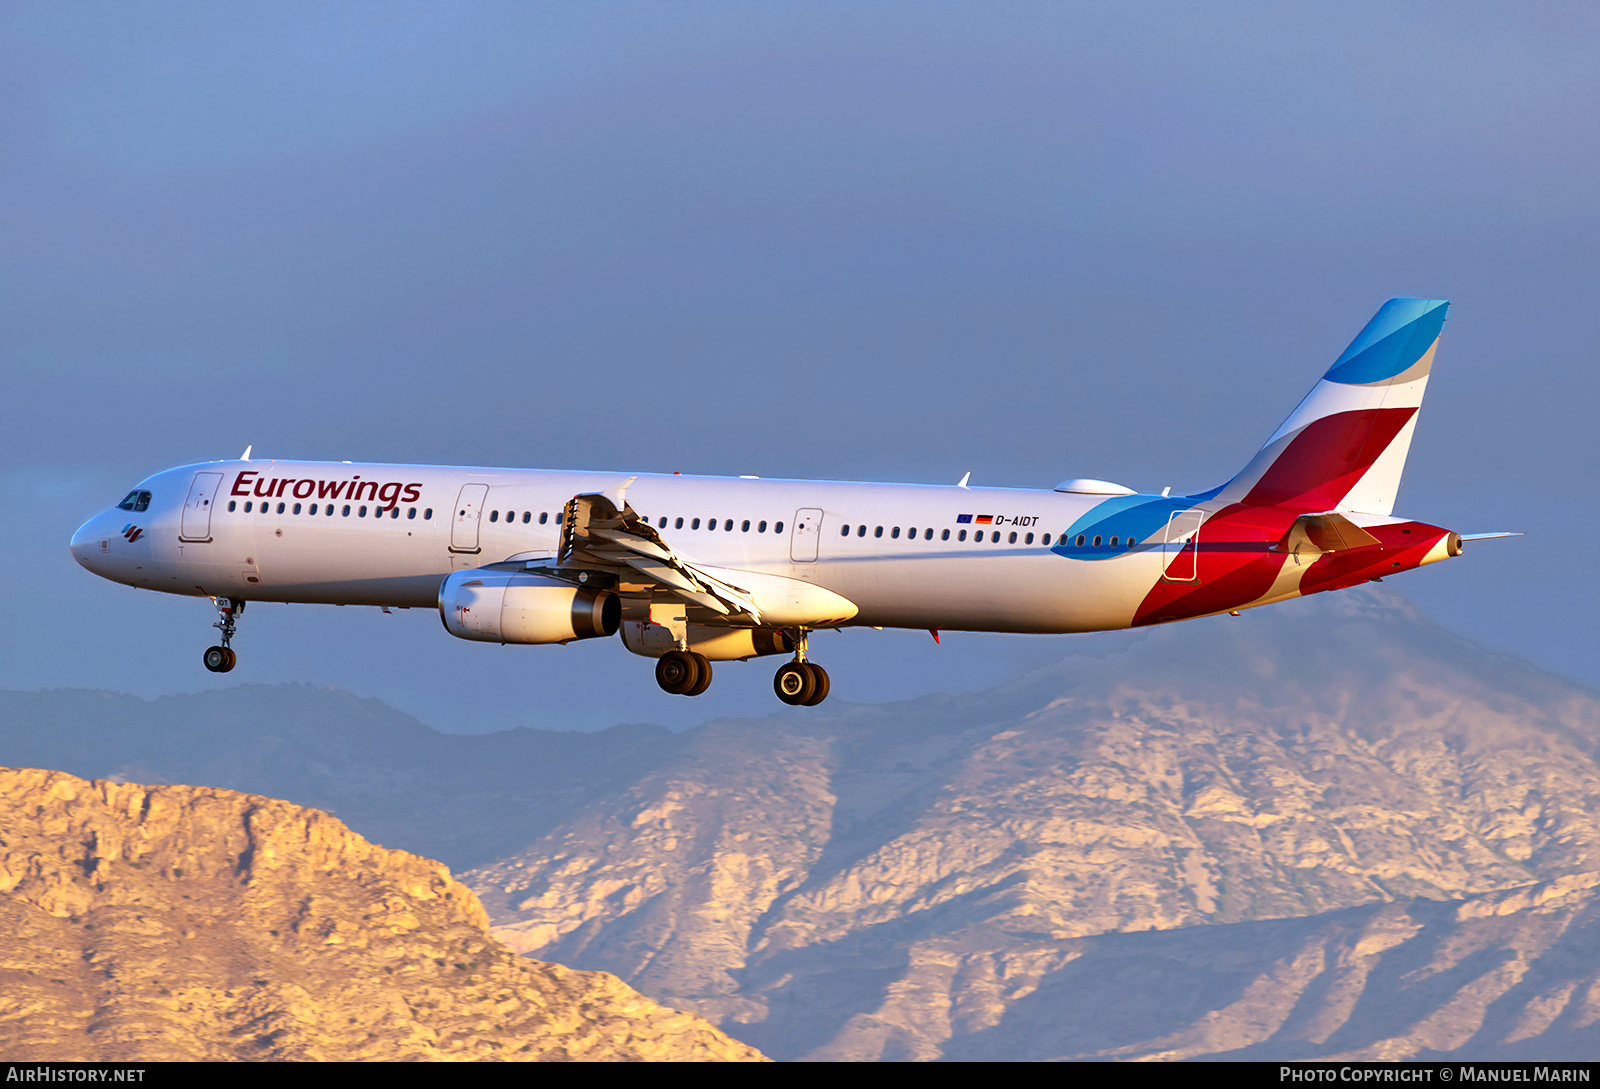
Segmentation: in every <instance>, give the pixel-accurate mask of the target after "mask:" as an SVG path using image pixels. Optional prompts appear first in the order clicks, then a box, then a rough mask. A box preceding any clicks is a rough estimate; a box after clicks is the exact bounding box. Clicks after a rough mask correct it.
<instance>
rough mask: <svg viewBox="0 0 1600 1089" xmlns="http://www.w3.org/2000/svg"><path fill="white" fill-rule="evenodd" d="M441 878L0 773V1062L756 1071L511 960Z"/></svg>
mask: <svg viewBox="0 0 1600 1089" xmlns="http://www.w3.org/2000/svg"><path fill="white" fill-rule="evenodd" d="M487 923H488V920H487V918H486V916H485V914H484V911H483V908H482V906H481V905H480V904H479V903H478V900H477V898H476V897H475V896H474V895H473V894H472V893H471V892H470V891H469V890H468V889H466V888H465V887H464V886H462V885H461V884H460V883H458V882H456V881H454V880H452V879H451V877H450V874H449V871H448V870H446V869H445V867H443V866H442V865H440V864H439V863H437V862H432V861H430V860H428V859H425V858H419V857H417V856H415V855H411V854H407V853H405V852H402V851H396V850H388V849H385V848H382V847H377V846H374V845H373V844H370V843H368V842H367V841H366V840H364V839H362V838H361V837H359V836H357V835H355V834H353V833H352V832H350V831H349V830H348V829H347V828H345V827H344V825H342V824H340V823H339V822H338V821H336V820H334V819H333V818H331V817H329V816H327V815H326V814H324V813H319V812H316V811H313V810H307V809H302V808H300V807H298V806H295V805H291V804H289V803H287V802H281V801H276V800H273V799H269V798H262V797H255V796H251V795H245V794H237V793H233V792H231V791H224V790H215V789H210V788H204V787H183V786H162V787H144V786H136V785H133V784H119V783H112V782H105V781H101V782H87V781H85V780H82V779H78V778H75V777H73V776H70V775H65V774H62V773H60V772H50V771H37V770H15V769H0V1054H3V1055H4V1056H5V1057H6V1058H7V1059H10V1060H13V1061H41V1060H115V1061H160V1060H175V1059H180V1060H181V1059H210V1060H215V1059H336V1060H349V1059H444V1058H451V1059H543V1060H549V1059H755V1058H759V1057H760V1056H759V1055H758V1054H757V1053H756V1052H754V1051H753V1050H752V1049H750V1048H748V1047H745V1046H744V1045H742V1044H739V1043H737V1042H735V1041H733V1040H730V1039H729V1038H728V1037H726V1036H724V1035H723V1034H722V1033H720V1032H718V1031H717V1030H716V1029H714V1028H712V1027H711V1026H710V1025H709V1024H707V1023H706V1022H705V1021H703V1020H702V1019H701V1018H699V1017H696V1016H694V1015H692V1014H685V1013H679V1012H677V1011H674V1010H669V1009H665V1008H663V1007H661V1006H659V1005H657V1004H656V1003H654V1002H652V1001H650V1000H649V999H646V998H644V997H643V996H641V995H639V994H638V993H637V992H635V991H633V990H632V989H631V988H629V987H627V986H626V985H624V984H623V983H621V982H620V981H619V980H617V979H616V978H615V977H612V976H608V975H605V974H601V973H594V972H578V971H573V970H571V969H567V968H563V967H561V966H560V965H556V964H543V963H539V962H536V961H532V960H528V959H526V958H523V957H518V956H516V955H515V954H513V953H511V952H510V951H509V950H507V949H506V948H505V947H503V946H502V945H500V944H499V943H498V942H496V941H494V940H493V939H492V938H490V936H489V934H488V932H487Z"/></svg>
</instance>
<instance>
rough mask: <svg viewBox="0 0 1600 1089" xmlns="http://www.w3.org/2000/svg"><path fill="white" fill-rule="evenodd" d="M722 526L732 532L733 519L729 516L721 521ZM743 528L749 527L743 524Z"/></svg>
mask: <svg viewBox="0 0 1600 1089" xmlns="http://www.w3.org/2000/svg"><path fill="white" fill-rule="evenodd" d="M722 528H723V529H725V530H727V531H728V532H729V533H732V532H733V519H732V518H729V519H728V520H727V521H726V522H724V523H722ZM745 528H746V529H749V528H750V527H749V526H745Z"/></svg>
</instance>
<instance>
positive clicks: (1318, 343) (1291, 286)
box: [0, 3, 1600, 730]
mask: <svg viewBox="0 0 1600 1089" xmlns="http://www.w3.org/2000/svg"><path fill="white" fill-rule="evenodd" d="M1597 21H1600V19H1597V16H1596V14H1595V12H1594V9H1593V8H1592V7H1587V6H1583V5H1566V4H1524V5H1491V4H1450V5H1442V4H1441V5H1422V4H1417V5H1377V4H1371V5H1362V4H1342V5H1329V6H1324V7H1316V8H1313V7H1311V6H1309V5H1305V6H1301V5H1292V6H1285V5H1270V4H1259V5H1225V4H1224V5H1203V6H1202V5H1178V4H1174V5H1159V4H1157V5H1145V6H1141V7H1139V8H1138V9H1136V10H1131V9H1130V7H1129V6H1127V5H1116V4H1103V5H1096V4H1086V5H1065V4H1047V5H1027V4H1015V5H1003V6H997V5H929V4H917V5H897V4H879V5H872V6H870V7H863V6H858V5H817V4H807V5H794V6H783V5H775V4H774V5H762V6H751V5H711V4H683V5H627V4H613V5H594V4H585V5H577V4H573V5H537V6H536V5H515V4H462V3H457V4H381V5H379V4H343V5H304V6H295V5H271V6H268V7H264V8H254V7H248V6H244V5H200V4H195V5H180V4H149V5H141V6H131V5H117V4H79V5H53V6H36V7H26V6H19V5H13V6H11V7H9V8H7V9H5V10H4V11H0V207H3V208H4V209H5V211H4V213H3V214H0V374H3V376H4V379H5V383H6V390H7V396H6V397H5V398H4V399H3V400H0V500H3V501H4V503H5V508H6V509H7V510H9V511H11V512H13V514H14V515H15V516H18V517H14V518H13V520H12V522H11V523H10V524H11V526H12V532H11V533H10V534H7V535H6V537H5V539H4V540H3V541H0V558H3V560H4V564H3V565H0V579H3V580H4V586H3V592H4V595H5V600H6V601H7V612H8V619H9V621H10V622H9V623H8V624H6V625H5V630H4V631H3V633H0V685H4V686H6V687H12V688H38V687H63V686H71V687H94V688H102V687H103V688H112V689H118V690H123V691H133V692H137V693H140V694H144V695H156V694H159V693H165V692H177V691H194V690H198V689H201V688H204V687H209V686H214V685H217V684H220V683H227V684H235V683H241V682H265V683H284V682H291V683H307V684H316V685H335V686H339V687H344V688H349V689H351V690H353V691H355V692H357V693H359V694H361V695H374V696H379V697H382V698H384V699H386V700H388V701H390V702H392V703H394V704H396V705H397V706H400V707H402V708H404V709H406V710H409V711H412V712H413V713H415V714H417V715H419V716H420V717H421V718H423V719H424V720H425V721H427V722H429V723H431V724H433V725H436V726H439V727H441V728H445V729H458V730H478V729H490V728H500V727H505V726H510V725H524V724H525V725H533V726H549V727H561V726H574V727H595V726H604V725H609V724H612V723H614V722H619V721H657V722H665V723H667V724H669V725H675V726H682V725H688V724H692V723H693V722H696V721H700V720H701V719H703V718H705V717H709V716H712V715H718V714H732V713H746V712H752V711H765V710H768V709H769V708H770V707H771V706H772V704H773V701H772V697H771V694H770V684H769V682H770V676H769V675H770V673H771V669H770V668H768V665H767V664H765V663H749V664H747V665H744V666H737V665H730V666H728V667H719V669H718V674H717V684H716V685H714V686H713V689H712V691H711V692H710V693H708V695H707V696H705V697H702V698H701V699H699V700H697V701H689V700H683V699H672V698H668V697H665V696H663V695H661V694H660V693H659V692H658V691H657V690H656V689H655V687H654V682H653V680H652V679H651V675H650V669H649V663H648V662H647V661H646V660H644V659H639V658H634V657H632V656H630V655H627V654H626V653H625V652H624V651H623V650H622V648H621V647H620V646H619V645H616V644H615V643H613V642H607V643H605V644H603V645H600V646H587V645H574V646H572V647H568V648H494V647H482V646H477V645H468V644H464V643H458V642H456V641H454V640H451V639H450V638H449V637H448V636H446V635H445V633H444V632H443V631H442V630H441V629H440V627H439V625H438V622H437V619H436V618H435V617H433V616H431V615H428V614H424V613H418V612H413V613H409V614H397V615H393V616H384V615H382V614H380V613H377V612H376V611H373V610H357V609H333V608H312V607H289V606H272V605H260V606H257V607H256V608H255V609H254V610H252V611H251V612H250V614H249V615H248V616H247V618H246V620H245V623H244V626H243V630H242V633H241V636H240V638H239V640H238V643H237V644H236V645H237V648H238V649H239V651H240V653H241V667H240V669H239V670H238V671H236V672H235V673H234V674H232V675H230V676H229V677H228V678H227V679H226V681H225V682H223V681H221V680H219V679H216V678H213V677H211V676H210V675H209V674H206V673H204V671H203V670H202V669H201V667H200V664H199V656H200V651H201V650H202V649H203V648H204V647H205V646H206V645H208V643H209V642H210V636H211V634H212V632H211V629H210V627H209V625H210V622H211V619H212V618H211V616H210V612H209V606H208V605H206V604H205V603H204V602H199V601H193V600H182V599H171V600H167V599H162V598H158V597H155V596H153V595H150V594H145V593H139V592H136V591H132V590H127V589H124V588H120V587H116V586H112V585H110V584H107V583H102V582H100V581H99V580H96V579H93V578H92V577H90V576H88V575H87V574H86V573H84V572H82V571H80V570H79V569H78V568H77V567H76V565H74V564H73V563H72V562H71V560H70V557H68V555H67V552H66V540H67V538H68V536H69V535H70V533H71V531H72V529H73V528H74V527H75V526H76V525H77V524H78V522H80V521H81V520H82V519H83V518H84V517H86V516H87V515H88V514H89V513H91V512H92V511H93V510H95V509H97V508H99V507H103V506H105V505H107V504H108V503H110V502H114V501H115V500H116V499H117V498H119V497H120V496H121V495H122V494H123V493H124V492H125V491H126V490H127V488H128V487H130V486H131V485H132V484H133V483H134V482H135V481H137V480H138V479H139V478H140V477H142V476H144V475H146V474H147V473H150V472H153V471H155V470H158V469H161V468H164V467H167V466H170V465H174V464H180V463H184V462H188V461H196V460H203V459H207V458H213V457H224V456H234V455H237V454H238V453H239V451H240V450H242V449H243V448H244V446H245V445H246V444H247V443H249V444H254V446H255V450H256V453H257V455H258V456H266V457H273V456H276V457H286V458H348V459H352V460H368V459H370V460H391V461H423V462H432V463H444V464H496V465H535V466H541V467H591V468H617V469H640V470H665V471H672V470H681V471H684V472H697V473H728V474H734V473H754V474H759V475H762V476H789V477H813V476H815V477H830V478H847V479H880V480H911V481H924V482H939V481H954V480H956V479H957V478H959V477H960V475H961V474H962V473H964V472H967V471H968V470H970V471H972V473H973V478H974V481H975V482H979V483H991V484H1001V485H1009V486H1020V487H1050V486H1051V485H1053V484H1054V483H1055V482H1056V481H1058V480H1061V479H1064V478H1066V477H1071V476H1099V477H1105V478H1109V479H1112V480H1118V481H1122V482H1125V483H1127V484H1129V485H1131V486H1134V487H1138V488H1151V489H1159V488H1161V487H1163V486H1167V485H1171V486H1173V487H1174V488H1175V490H1178V491H1180V492H1181V491H1183V490H1187V489H1198V488H1203V487H1207V486H1210V485H1213V484H1216V483H1218V482H1220V481H1221V480H1223V479H1226V478H1227V477H1228V476H1230V475H1231V474H1232V473H1233V472H1235V471H1237V469H1238V468H1239V467H1240V466H1241V465H1243V464H1244V462H1245V461H1246V460H1247V459H1248V457H1249V455H1250V454H1251V453H1252V452H1253V451H1254V450H1255V449H1256V448H1257V447H1258V446H1259V445H1260V443H1261V442H1262V440H1264V439H1265V437H1266V436H1267V435H1268V434H1270V433H1271V431H1272V430H1273V428H1274V427H1276V425H1277V424H1278V423H1279V422H1280V421H1281V420H1282V419H1283V417H1284V416H1285V415H1287V413H1288V411H1289V410H1290V409H1291V408H1292V407H1293V405H1294V404H1295V402H1296V401H1297V400H1298V399H1299V398H1300V396H1302V395H1303V394H1304V392H1305V391H1306V390H1307V389H1309V388H1310V386H1311V384H1312V383H1313V381H1314V380H1315V379H1316V378H1317V376H1318V375H1320V374H1321V372H1322V371H1323V370H1324V369H1325V368H1326V367H1327V366H1328V364H1329V363H1330V362H1331V361H1332V360H1333V359H1334V358H1335V357H1336V356H1337V355H1338V353H1339V352H1340V351H1341V350H1342V349H1343V347H1344V346H1345V345H1346V344H1347V343H1348V342H1349V340H1350V339H1351V337H1353V336H1354V335H1355V333H1356V332H1357V331H1358V330H1359V329H1360V328H1361V326H1362V324H1363V323H1364V322H1365V321H1366V320H1367V318H1368V317H1369V316H1370V315H1371V313H1372V312H1373V311H1374V310H1375V309H1376V308H1377V306H1378V305H1379V304H1380V303H1381V302H1382V301H1383V300H1384V299H1386V298H1388V297H1390V296H1393V295H1426V296H1433V297H1447V298H1450V299H1452V300H1453V305H1452V308H1451V314H1450V322H1449V324H1448V325H1447V327H1446V330H1445V340H1444V343H1443V345H1442V346H1441V350H1440V357H1439V362H1438V365H1437V367H1436V370H1435V378H1434V382H1433V384H1432V388H1431V389H1430V391H1429V400H1428V403H1427V405H1426V406H1425V408H1424V411H1423V416H1422V421H1421V424H1420V426H1419V429H1418V434H1417V439H1416V443H1415V445H1414V447H1413V450H1412V457H1411V463H1410V468H1409V471H1408V473H1407V478H1406V484H1405V486H1404V487H1403V489H1402V491H1401V498H1400V506H1399V510H1400V512H1402V513H1405V514H1408V515H1411V516H1414V517H1417V518H1421V519H1424V520H1427V521H1431V522H1435V523H1439V524H1444V525H1449V526H1452V527H1454V528H1458V529H1460V530H1462V531H1464V532H1472V531H1478V530H1495V529H1502V528H1510V529H1522V530H1526V531H1528V533H1529V536H1527V537H1525V538H1521V539H1517V540H1513V541H1506V542H1495V543H1493V544H1488V545H1480V546H1477V547H1474V548H1472V549H1471V550H1470V551H1469V553H1468V555H1467V556H1466V557H1465V558H1463V559H1462V560H1460V561H1457V562H1455V563H1452V564H1447V565H1442V566H1440V567H1435V568H1430V569H1428V570H1426V571H1422V572H1417V573H1414V574H1411V575H1408V576H1406V577H1404V578H1401V579H1395V580H1391V582H1390V583H1389V585H1390V586H1391V588H1393V589H1395V590H1397V591H1398V592H1400V593H1402V594H1403V595H1405V596H1407V597H1409V598H1410V599H1411V600H1412V601H1414V602H1416V603H1417V604H1418V605H1419V606H1420V607H1421V608H1422V610H1423V611H1424V612H1425V613H1426V614H1427V615H1429V616H1431V617H1433V618H1434V619H1435V620H1436V621H1438V622H1439V623H1441V624H1443V625H1444V626H1446V627H1449V628H1451V629H1452V630H1454V631H1457V632H1460V633H1461V634H1463V635H1466V636H1468V637H1469V638H1472V639H1474V640H1476V641H1478V642H1480V643H1482V644H1484V645H1486V646H1490V647H1493V648H1495V649H1499V650H1503V651H1505V652H1507V653H1511V654H1515V655H1518V656H1522V657H1525V658H1528V659H1530V660H1531V661H1533V662H1534V663H1536V664H1538V665H1540V666H1541V667H1543V668H1546V669H1549V670H1552V671H1555V672H1559V673H1563V674H1565V675H1567V676H1570V677H1573V678H1576V679H1578V680H1580V681H1582V682H1584V683H1586V684H1589V685H1591V686H1594V685H1600V666H1597V665H1596V664H1595V663H1596V661H1597V660H1600V655H1596V653H1595V651H1596V649H1597V648H1596V638H1595V624H1594V621H1593V617H1594V616H1595V614H1596V610H1597V607H1600V581H1597V576H1596V574H1595V572H1594V569H1593V568H1594V564H1593V562H1592V559H1591V557H1592V556H1593V552H1594V548H1593V545H1592V543H1591V542H1592V541H1593V540H1594V539H1595V536H1596V530H1597V528H1600V527H1597V526H1596V524H1595V523H1596V515H1595V513H1594V505H1593V503H1591V502H1590V501H1589V497H1590V495H1591V494H1592V492H1593V490H1594V485H1595V481H1596V475H1597V473H1596V470H1597V468H1600V466H1597V458H1596V449H1597V447H1596V442H1595V439H1594V437H1593V431H1592V424H1591V418H1592V416H1593V414H1594V406H1595V405H1596V403H1597V393H1600V377H1597V368H1596V367H1595V366H1594V363H1595V355H1596V350H1595V342H1596V336H1595V333H1596V329H1595V325H1596V322H1595V319H1594V317H1593V313H1594V303H1593V300H1594V298H1595V297H1596V294H1597V292H1596V288H1597V287H1600V283H1597V280H1600V276H1597V264H1596V258H1595V254H1596V253H1600V246H1597V242H1600V238H1597V234H1600V231H1597V215H1596V197H1595V192H1596V186H1595V179H1596V178H1597V177H1600V169H1597V168H1600V161H1597V160H1600V132H1597V128H1600V76H1597V74H1596V66H1595V65H1594V64H1593V57H1594V56H1595V55H1597V48H1596V47H1597V45H1600V40H1597V39H1600V27H1597ZM1291 607H1292V606H1291ZM1220 622H1228V623H1245V622H1249V621H1248V614H1247V616H1246V617H1245V618H1240V619H1239V620H1226V621H1216V620H1213V621H1201V622H1199V623H1220ZM1114 638H1119V637H1104V638H1102V637H1072V638H1060V639H1020V638H1008V637H998V636H964V635H956V636H953V637H951V638H948V639H946V642H945V645H944V646H942V647H934V646H933V644H932V641H931V640H929V639H928V637H927V635H926V634H925V633H893V632H884V633H875V632H851V633H846V634H841V635H825V636H821V637H819V640H818V644H819V654H818V656H819V659H820V660H821V661H823V662H824V664H826V665H827V666H828V668H829V669H830V671H831V672H832V673H833V675H834V678H835V684H834V693H835V696H834V698H845V699H856V700H877V699H887V698H894V697H899V696H910V695H915V694H918V693H921V692H925V691H932V690H939V689H952V688H956V689H960V688H973V687H979V686H982V685H986V684H989V683H993V682H995V681H998V680H1001V679H1003V678H1004V677H1006V676H1009V675H1010V674H1011V673H1014V672H1016V671H1018V670H1020V669H1022V668H1025V667H1026V666H1027V665H1029V664H1031V663H1034V662H1037V661H1042V660H1045V659H1048V658H1052V657H1056V656H1059V655H1061V654H1063V653H1068V652H1072V651H1088V652H1091V653H1092V652H1094V651H1095V650H1096V649H1097V648H1099V647H1102V646H1109V645H1110V643H1109V641H1108V640H1109V639H1114ZM1097 639H1099V640H1100V641H1099V642H1097V641H1096V640H1097ZM574 682H577V683H574Z"/></svg>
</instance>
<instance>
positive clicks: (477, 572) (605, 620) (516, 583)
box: [439, 568, 622, 643]
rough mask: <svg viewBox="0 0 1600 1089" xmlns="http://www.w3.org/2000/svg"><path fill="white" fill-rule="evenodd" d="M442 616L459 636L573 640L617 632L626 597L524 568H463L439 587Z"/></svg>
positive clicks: (487, 639)
mask: <svg viewBox="0 0 1600 1089" xmlns="http://www.w3.org/2000/svg"><path fill="white" fill-rule="evenodd" d="M439 618H440V619H441V620H443V621H444V628H445V631H447V632H449V633H450V634H451V635H454V636H455V637H456V638H458V639H473V640H476V641H478V642H480V643H570V642H571V641H572V640H574V639H593V638H595V637H596V636H607V635H615V634H616V633H617V627H618V625H620V624H621V623H622V599H621V598H620V597H618V596H617V595H616V594H614V593H612V592H611V591H610V590H588V589H584V588H582V587H578V586H574V585H572V584H571V583H570V582H563V581H561V580H560V579H553V578H548V577H546V576H544V575H533V574H528V573H526V572H523V571H494V570H490V569H487V568H474V569H471V570H467V571H457V572H455V573H454V574H452V575H451V576H450V577H449V578H447V579H445V580H444V583H443V584H442V585H441V586H440V587H439Z"/></svg>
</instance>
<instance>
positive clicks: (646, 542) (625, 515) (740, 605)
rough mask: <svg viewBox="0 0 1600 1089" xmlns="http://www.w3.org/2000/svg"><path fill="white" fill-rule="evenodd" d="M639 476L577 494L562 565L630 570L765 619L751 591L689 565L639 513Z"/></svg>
mask: <svg viewBox="0 0 1600 1089" xmlns="http://www.w3.org/2000/svg"><path fill="white" fill-rule="evenodd" d="M633 480H634V478H632V477H630V478H628V480H626V481H624V482H623V483H622V484H620V485H618V486H617V487H615V488H608V489H607V490H606V491H603V492H589V493H586V494H584V495H576V496H573V497H572V500H571V502H569V503H568V504H567V509H566V515H565V517H564V518H563V519H562V522H561V547H560V549H559V550H558V551H557V553H556V566H557V567H559V568H567V569H584V568H608V569H612V570H615V569H617V568H627V569H630V571H631V572H633V573H635V574H636V575H642V576H644V577H645V578H646V579H648V580H650V581H651V582H654V583H656V584H657V585H658V586H660V587H661V588H662V589H663V590H667V591H669V592H671V593H673V594H675V595H677V596H678V597H680V598H682V599H683V600H685V601H689V602H692V603H694V604H696V605H701V606H704V607H705V608H707V609H710V610H711V611H712V612H714V613H717V614H719V615H721V616H731V615H733V614H735V613H745V614H748V615H749V617H750V620H751V621H752V622H753V623H757V624H759V623H761V613H760V611H759V610H758V609H757V608H756V603H755V600H754V599H753V598H752V597H751V596H750V594H749V593H748V592H746V591H745V590H743V589H741V588H739V587H737V586H734V585H732V584H731V583H728V582H724V581H723V580H722V579H719V578H716V577H715V576H713V575H710V574H707V573H706V572H705V571H703V570H701V569H699V568H697V567H694V566H693V565H691V564H689V563H686V562H685V561H684V560H682V559H681V558H679V556H678V555H677V554H676V553H675V552H673V551H672V547H671V546H670V545H668V544H667V542H666V541H664V540H662V538H661V535H660V534H659V533H657V532H656V531H655V528H654V527H653V526H651V525H650V523H649V522H646V521H645V520H644V519H643V518H641V517H639V515H638V512H636V511H635V510H634V509H633V507H632V506H630V505H629V504H628V501H627V491H628V485H630V484H632V483H633ZM619 504H620V509H619Z"/></svg>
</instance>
